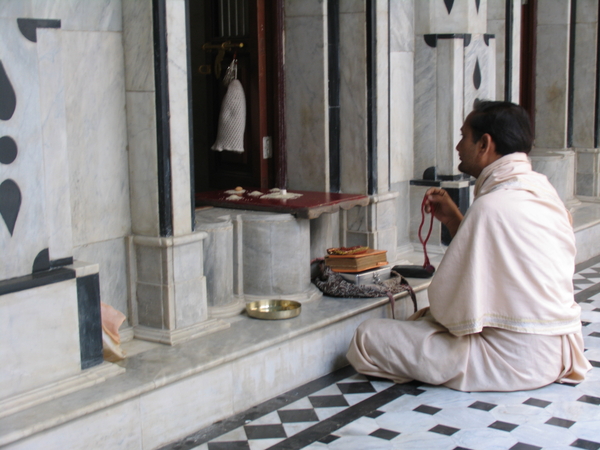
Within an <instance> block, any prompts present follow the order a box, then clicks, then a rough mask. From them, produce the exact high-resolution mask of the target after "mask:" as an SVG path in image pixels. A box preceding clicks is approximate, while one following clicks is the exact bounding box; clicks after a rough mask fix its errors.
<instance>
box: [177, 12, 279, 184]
mask: <svg viewBox="0 0 600 450" xmlns="http://www.w3.org/2000/svg"><path fill="white" fill-rule="evenodd" d="M188 17H189V21H190V24H189V25H190V47H191V48H190V56H191V70H192V113H193V135H194V136H193V138H194V139H193V142H194V149H193V151H194V171H195V173H194V180H195V192H204V191H209V190H220V189H232V188H235V187H236V186H243V187H246V188H248V187H254V188H260V189H267V188H271V187H274V186H276V185H277V187H282V188H283V187H285V167H284V166H285V164H284V159H285V149H284V146H285V138H284V130H283V120H282V118H283V75H282V74H283V66H282V62H281V61H282V55H283V51H282V38H281V33H282V29H283V26H282V21H283V19H282V18H283V1H282V0H277V1H272V0H189V11H188ZM234 55H235V56H237V60H238V72H237V74H238V77H237V78H238V79H239V80H240V82H241V84H242V86H243V88H244V92H245V97H246V127H245V132H244V152H243V153H236V152H231V151H221V152H219V151H214V150H211V146H212V145H213V144H214V142H215V139H216V136H217V127H218V119H219V112H220V108H221V101H222V99H223V96H224V95H225V91H226V88H225V87H224V86H223V84H222V79H223V75H224V73H225V71H226V68H227V67H228V66H229V64H230V63H231V61H232V59H233V58H234Z"/></svg>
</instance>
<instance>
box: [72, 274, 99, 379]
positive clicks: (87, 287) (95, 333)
mask: <svg viewBox="0 0 600 450" xmlns="http://www.w3.org/2000/svg"><path fill="white" fill-rule="evenodd" d="M77 311H78V317H79V351H80V356H81V369H82V370H83V369H87V368H89V367H93V366H97V365H98V364H102V362H103V361H104V356H103V355H102V318H101V313H100V276H99V275H98V274H97V273H95V274H93V275H87V276H85V277H81V278H77Z"/></svg>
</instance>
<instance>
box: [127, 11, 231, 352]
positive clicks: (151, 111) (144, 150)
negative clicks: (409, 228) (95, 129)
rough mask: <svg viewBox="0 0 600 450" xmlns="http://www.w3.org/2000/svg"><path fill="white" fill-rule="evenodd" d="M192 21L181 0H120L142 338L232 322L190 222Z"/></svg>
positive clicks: (177, 335) (173, 338)
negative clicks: (220, 314) (212, 306)
mask: <svg viewBox="0 0 600 450" xmlns="http://www.w3.org/2000/svg"><path fill="white" fill-rule="evenodd" d="M155 25H157V26H155ZM187 26H188V25H187V8H186V2H185V0H160V1H159V3H158V7H157V8H153V2H152V0H143V1H137V2H132V1H124V2H123V47H124V52H125V75H124V80H125V83H126V98H127V118H128V124H127V128H128V129H127V135H128V138H129V174H130V198H131V205H132V207H131V228H132V231H133V238H132V239H131V241H130V242H131V248H130V252H129V254H130V257H131V259H132V260H131V262H130V267H131V271H130V273H131V275H132V279H131V283H132V289H131V291H132V304H131V308H130V309H131V311H132V312H134V313H135V317H133V318H132V323H133V325H134V334H135V336H136V337H137V338H140V339H147V340H152V341H157V342H162V343H166V344H170V345H173V344H177V343H179V342H183V341H185V340H187V339H192V338H195V337H198V336H200V335H202V334H206V333H209V332H212V331H215V330H219V329H222V328H224V327H227V326H228V324H226V323H225V322H222V321H220V320H218V319H211V318H210V317H209V300H208V293H207V279H206V276H205V274H204V253H205V251H204V240H205V239H206V238H207V236H208V234H207V233H206V232H205V231H201V230H198V231H195V230H194V226H193V223H194V220H195V219H194V217H193V211H192V203H191V202H192V186H191V175H190V174H191V164H192V161H191V152H190V130H189V106H188V72H187V71H188V64H187V58H188V54H187V52H188V44H187V32H186V30H187ZM155 33H156V34H155ZM167 50H168V51H167ZM155 58H156V59H155ZM155 64H158V66H159V67H160V68H161V71H160V72H158V73H159V75H157V72H155ZM159 137H160V138H159ZM210 242H212V239H211V240H210ZM209 264H210V262H209ZM215 270H218V267H214V266H211V267H210V271H215ZM211 273H212V272H211ZM212 281H214V280H212V279H211V282H212ZM211 292H212V293H214V292H215V289H214V286H212V285H211ZM213 300H214V301H216V302H217V303H218V302H219V301H218V298H214V299H213Z"/></svg>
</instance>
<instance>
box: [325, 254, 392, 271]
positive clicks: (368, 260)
mask: <svg viewBox="0 0 600 450" xmlns="http://www.w3.org/2000/svg"><path fill="white" fill-rule="evenodd" d="M387 263H388V262H387V251H386V250H373V249H368V250H366V251H365V252H362V253H359V254H349V255H327V256H325V264H326V265H327V266H329V267H330V268H331V270H333V271H334V272H346V273H355V272H362V271H364V270H369V269H375V268H377V267H381V266H385V265H387Z"/></svg>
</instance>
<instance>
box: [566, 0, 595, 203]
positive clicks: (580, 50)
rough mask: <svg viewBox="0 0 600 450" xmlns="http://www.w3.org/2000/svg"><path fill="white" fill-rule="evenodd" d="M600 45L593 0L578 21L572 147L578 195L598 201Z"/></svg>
mask: <svg viewBox="0 0 600 450" xmlns="http://www.w3.org/2000/svg"><path fill="white" fill-rule="evenodd" d="M597 43H598V5H597V2H593V1H591V0H579V1H578V2H577V9H576V20H575V54H574V58H573V63H574V65H575V67H576V70H575V72H574V74H573V75H574V78H573V104H574V108H573V129H572V133H573V134H572V136H573V140H572V144H573V150H574V151H575V168H576V169H575V171H576V173H575V194H576V195H578V196H587V197H598V196H599V195H600V188H599V184H600V183H599V180H598V178H599V175H600V171H599V163H598V149H597V148H594V147H595V145H596V142H595V139H596V137H595V133H596V123H595V118H596V105H595V98H596V94H597V93H596V90H597V88H598V86H597V83H596V78H597V61H596V59H597V53H596V52H597V49H596V45H597Z"/></svg>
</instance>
